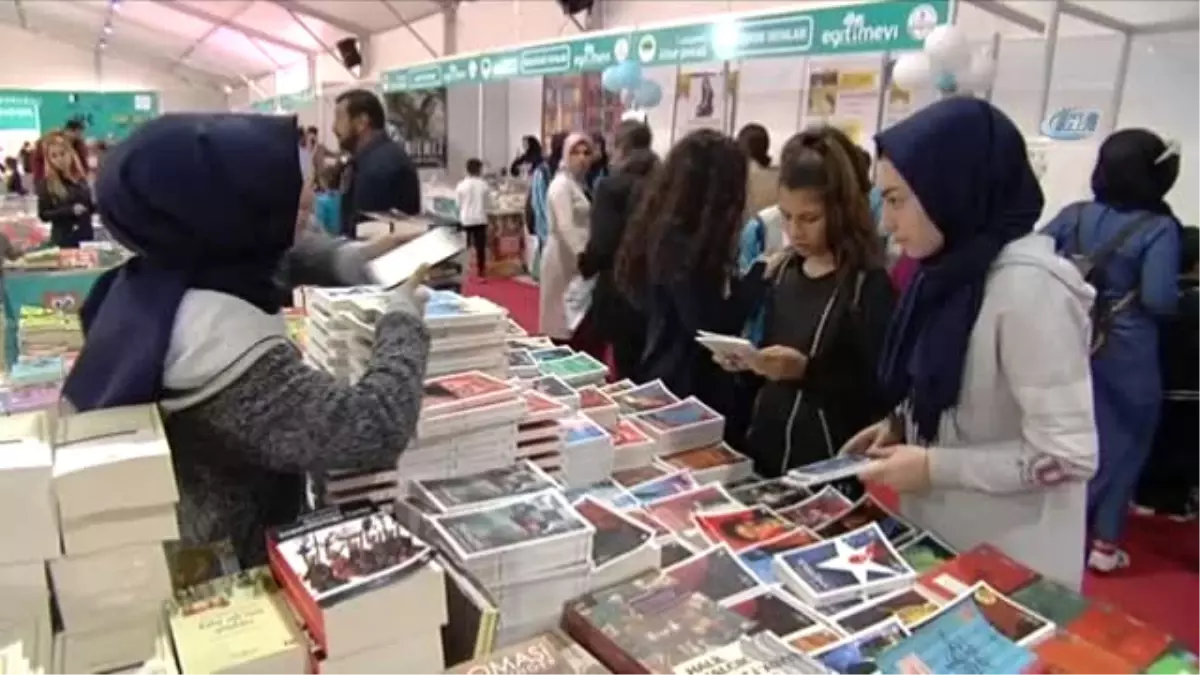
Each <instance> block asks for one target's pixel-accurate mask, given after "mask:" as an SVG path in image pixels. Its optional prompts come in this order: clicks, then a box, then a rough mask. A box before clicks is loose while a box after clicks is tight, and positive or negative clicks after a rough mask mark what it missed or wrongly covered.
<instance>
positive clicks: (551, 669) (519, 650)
mask: <svg viewBox="0 0 1200 675" xmlns="http://www.w3.org/2000/svg"><path fill="white" fill-rule="evenodd" d="M447 672H450V673H458V674H460V675H502V674H505V673H522V674H523V675H602V674H604V673H608V670H607V669H605V668H604V666H603V665H601V664H600V662H599V661H597V660H596V658H595V657H594V656H592V655H591V654H589V653H588V652H587V650H586V649H584V648H583V647H581V646H580V645H579V644H578V643H576V642H575V641H574V640H572V639H571V638H569V637H567V636H565V635H563V634H562V633H559V632H557V631H551V632H547V633H541V634H539V635H536V636H534V637H532V638H530V639H528V640H525V641H523V642H520V643H518V644H515V645H511V646H509V647H505V648H503V649H501V650H499V651H497V652H494V653H492V654H488V655H486V656H480V657H479V658H476V659H475V660H473V661H469V662H467V663H461V664H459V665H457V666H455V667H453V668H451V669H450V670H449V671H447Z"/></svg>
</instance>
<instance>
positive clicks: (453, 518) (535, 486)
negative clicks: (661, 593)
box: [412, 463, 594, 644]
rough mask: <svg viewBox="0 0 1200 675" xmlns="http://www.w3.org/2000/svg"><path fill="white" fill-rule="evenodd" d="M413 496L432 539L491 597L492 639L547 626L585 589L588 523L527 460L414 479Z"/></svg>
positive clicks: (503, 641) (514, 637)
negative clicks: (452, 476) (494, 610)
mask: <svg viewBox="0 0 1200 675" xmlns="http://www.w3.org/2000/svg"><path fill="white" fill-rule="evenodd" d="M412 500H413V501H416V502H418V504H419V505H420V506H421V508H424V509H425V510H426V518H427V520H428V524H429V528H430V530H431V531H432V533H433V535H432V536H433V537H435V539H434V540H435V541H437V542H438V543H439V544H441V546H442V548H443V549H444V550H446V551H447V552H448V554H449V555H450V556H451V557H452V558H454V559H455V560H456V561H457V562H458V563H459V564H460V565H461V566H462V567H463V568H464V569H466V570H467V571H469V572H470V573H471V574H472V575H473V576H474V577H475V578H476V579H477V580H478V581H479V582H480V584H481V585H482V586H484V587H485V588H486V589H487V590H488V593H490V594H491V596H492V597H493V598H495V600H496V603H497V606H498V607H499V610H500V621H499V627H498V633H497V638H496V640H497V643H498V644H509V643H511V642H514V641H517V640H520V639H524V638H526V637H528V636H530V635H533V634H535V633H538V632H541V631H544V630H547V629H549V628H552V627H553V626H554V625H555V624H556V623H557V621H558V618H559V616H560V614H561V608H562V604H563V603H564V602H566V601H567V600H568V599H569V598H572V597H575V596H577V595H579V594H580V593H582V592H584V591H585V590H586V589H587V582H588V571H589V568H590V560H591V549H592V536H593V534H594V529H593V528H592V526H591V525H590V524H589V523H588V522H587V520H585V519H584V518H583V517H581V516H580V515H579V513H578V512H577V511H575V509H573V508H572V507H571V505H570V504H568V503H567V501H566V499H565V498H564V497H563V495H562V493H561V491H560V490H559V487H558V485H557V484H556V483H555V482H554V481H553V480H552V479H551V478H549V477H548V476H546V475H545V474H544V473H543V472H541V471H540V470H539V469H537V468H536V467H535V466H533V465H532V464H529V463H523V464H519V465H517V466H516V467H514V468H513V469H511V470H507V471H497V472H487V473H484V474H480V475H479V476H476V477H474V478H472V479H470V480H458V481H453V482H451V481H442V482H429V483H418V484H417V485H416V486H414V497H413V498H412Z"/></svg>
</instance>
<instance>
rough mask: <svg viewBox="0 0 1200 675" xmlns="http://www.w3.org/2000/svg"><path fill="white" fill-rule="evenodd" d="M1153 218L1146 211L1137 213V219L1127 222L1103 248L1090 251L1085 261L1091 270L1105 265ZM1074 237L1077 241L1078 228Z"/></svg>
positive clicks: (1152, 215) (1151, 214)
mask: <svg viewBox="0 0 1200 675" xmlns="http://www.w3.org/2000/svg"><path fill="white" fill-rule="evenodd" d="M1081 210H1082V209H1081ZM1154 216H1155V214H1153V213H1150V212H1147V211H1143V212H1142V213H1139V214H1138V215H1137V217H1135V218H1134V219H1133V220H1131V221H1129V224H1127V225H1126V226H1125V227H1123V228H1121V231H1120V232H1118V233H1117V236H1115V237H1113V238H1112V239H1109V240H1108V241H1106V242H1104V245H1103V246H1100V247H1099V248H1097V249H1096V250H1095V251H1092V253H1091V254H1090V255H1088V256H1087V261H1088V263H1089V264H1090V265H1091V267H1092V269H1099V268H1102V267H1104V266H1105V265H1107V264H1108V261H1109V260H1110V259H1112V257H1113V255H1114V254H1116V252H1117V251H1119V250H1121V247H1122V246H1124V245H1125V243H1126V242H1128V241H1129V239H1130V238H1131V237H1133V235H1134V234H1136V233H1137V232H1138V231H1139V230H1141V229H1142V225H1143V224H1145V223H1146V221H1148V220H1151V219H1153V218H1154ZM1075 236H1076V239H1078V237H1079V228H1078V227H1077V228H1076V230H1075ZM1082 252H1083V250H1082V249H1080V253H1082Z"/></svg>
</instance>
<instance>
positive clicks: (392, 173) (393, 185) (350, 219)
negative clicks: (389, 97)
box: [333, 89, 421, 239]
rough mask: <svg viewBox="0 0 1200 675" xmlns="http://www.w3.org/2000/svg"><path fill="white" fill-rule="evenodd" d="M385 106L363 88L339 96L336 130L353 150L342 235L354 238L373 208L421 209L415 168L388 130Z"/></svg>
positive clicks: (344, 193)
mask: <svg viewBox="0 0 1200 675" xmlns="http://www.w3.org/2000/svg"><path fill="white" fill-rule="evenodd" d="M384 121H385V120H384V113H383V104H382V103H380V101H379V98H378V97H377V96H375V94H373V93H371V92H369V91H366V90H365V89H352V90H350V91H347V92H345V93H343V94H342V95H341V96H338V97H337V108H336V111H335V116H334V120H333V133H334V135H335V136H337V139H338V144H339V145H340V146H341V147H342V149H343V150H345V151H346V152H349V153H351V154H352V157H351V158H350V161H349V163H348V164H347V165H346V169H345V171H346V176H345V177H344V178H343V181H342V185H343V190H342V213H341V220H342V222H341V233H342V235H343V236H345V237H348V238H350V239H354V238H355V235H356V233H357V229H358V224H359V223H360V222H362V221H364V220H366V219H367V217H366V215H364V214H366V213H368V212H371V211H390V210H392V209H396V210H398V211H401V212H403V213H407V214H410V215H416V214H418V213H420V212H421V181H420V179H419V178H418V177H417V167H416V166H415V165H414V164H413V162H412V160H411V159H410V158H409V156H408V153H406V152H405V151H404V148H403V147H401V146H400V144H399V143H396V142H394V141H392V140H391V139H390V138H388V135H387V132H386V131H385V130H384Z"/></svg>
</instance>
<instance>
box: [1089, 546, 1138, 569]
mask: <svg viewBox="0 0 1200 675" xmlns="http://www.w3.org/2000/svg"><path fill="white" fill-rule="evenodd" d="M1088 567H1090V568H1092V569H1093V570H1095V571H1097V572H1113V571H1116V570H1119V569H1125V568H1126V567H1129V554H1128V553H1126V552H1125V551H1122V550H1121V549H1119V548H1113V549H1109V550H1106V551H1105V550H1101V549H1099V548H1093V549H1092V552H1091V553H1089V554H1088Z"/></svg>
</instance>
